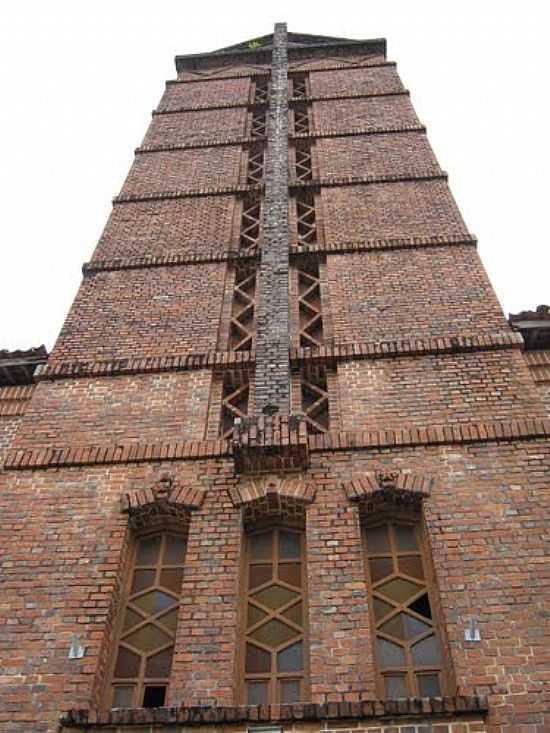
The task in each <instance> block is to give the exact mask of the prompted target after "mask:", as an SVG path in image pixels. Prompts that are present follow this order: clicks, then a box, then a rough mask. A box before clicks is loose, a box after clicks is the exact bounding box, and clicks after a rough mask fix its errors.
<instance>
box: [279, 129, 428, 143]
mask: <svg viewBox="0 0 550 733" xmlns="http://www.w3.org/2000/svg"><path fill="white" fill-rule="evenodd" d="M409 132H423V133H425V132H426V127H425V125H400V126H399V127H395V126H393V127H362V128H359V129H357V128H356V129H353V130H340V129H337V128H331V129H328V128H325V129H324V130H314V131H312V132H307V133H306V132H302V133H291V134H290V135H289V137H290V139H291V140H318V139H321V138H325V137H359V136H362V135H389V134H395V135H399V134H401V133H403V134H407V133H409Z"/></svg>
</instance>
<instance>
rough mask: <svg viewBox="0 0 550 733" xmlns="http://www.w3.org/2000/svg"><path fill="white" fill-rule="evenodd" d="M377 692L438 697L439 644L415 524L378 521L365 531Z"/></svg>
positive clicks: (390, 695)
mask: <svg viewBox="0 0 550 733" xmlns="http://www.w3.org/2000/svg"><path fill="white" fill-rule="evenodd" d="M365 541H366V552H367V560H368V562H367V567H368V570H367V574H368V581H369V590H370V606H371V615H372V622H373V628H374V629H375V635H376V642H375V656H376V662H377V667H378V678H379V679H378V683H379V688H380V689H379V692H380V694H381V695H383V696H384V697H386V698H400V697H415V696H416V697H433V696H438V695H441V694H444V688H445V685H444V679H443V669H442V660H441V644H440V639H439V634H438V630H437V624H436V620H435V618H434V615H433V613H432V609H433V603H432V602H430V596H431V597H432V599H433V594H434V592H435V591H434V588H433V586H432V584H431V583H430V581H429V574H428V572H427V562H426V559H425V556H424V553H425V548H424V543H423V540H422V533H421V530H420V526H419V525H418V524H417V523H409V522H405V521H403V522H402V521H393V520H390V521H384V522H380V523H379V524H372V525H369V526H367V527H366V528H365Z"/></svg>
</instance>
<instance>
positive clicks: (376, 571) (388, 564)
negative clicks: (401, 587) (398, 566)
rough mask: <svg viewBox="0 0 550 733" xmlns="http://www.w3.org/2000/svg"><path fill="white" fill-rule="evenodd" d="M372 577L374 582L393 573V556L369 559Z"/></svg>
mask: <svg viewBox="0 0 550 733" xmlns="http://www.w3.org/2000/svg"><path fill="white" fill-rule="evenodd" d="M369 569H370V577H371V578H372V582H373V583H376V581H377V580H382V578H385V577H386V576H387V575H391V574H392V573H393V560H392V559H391V557H379V558H376V559H375V560H369Z"/></svg>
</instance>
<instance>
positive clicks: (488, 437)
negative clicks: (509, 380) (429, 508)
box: [3, 419, 550, 471]
mask: <svg viewBox="0 0 550 733" xmlns="http://www.w3.org/2000/svg"><path fill="white" fill-rule="evenodd" d="M548 437H550V419H544V420H498V421H494V422H476V423H464V424H454V425H452V424H451V425H432V426H429V427H424V428H421V427H420V428H403V429H394V430H363V431H349V432H329V433H324V434H322V435H312V436H310V437H309V439H308V446H309V451H311V452H313V451H315V452H319V451H350V450H378V449H380V448H394V449H396V450H397V449H399V448H410V447H415V446H426V445H455V444H459V443H494V442H500V441H514V442H515V441H519V440H534V439H537V438H548ZM231 452H232V449H231V445H230V443H229V441H227V440H202V441H201V440H196V441H179V442H165V443H131V444H130V443H128V444H125V445H121V444H118V445H109V446H97V445H92V446H68V447H64V448H29V449H24V448H19V449H17V448H15V449H10V450H8V451H7V452H6V455H5V459H4V466H3V467H4V469H5V470H15V471H23V470H33V469H44V468H63V467H69V466H95V465H110V464H115V463H143V462H152V461H181V460H183V461H185V460H201V459H204V458H217V457H222V456H229V455H231Z"/></svg>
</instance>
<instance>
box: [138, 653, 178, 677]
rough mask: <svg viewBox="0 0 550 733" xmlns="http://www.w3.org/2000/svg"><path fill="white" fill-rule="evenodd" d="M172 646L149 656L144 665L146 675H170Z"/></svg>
mask: <svg viewBox="0 0 550 733" xmlns="http://www.w3.org/2000/svg"><path fill="white" fill-rule="evenodd" d="M173 651H174V647H170V649H165V650H164V651H162V652H159V653H158V654H153V656H152V657H149V659H148V660H147V664H146V665H145V676H146V677H170V669H171V668H172V653H173Z"/></svg>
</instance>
